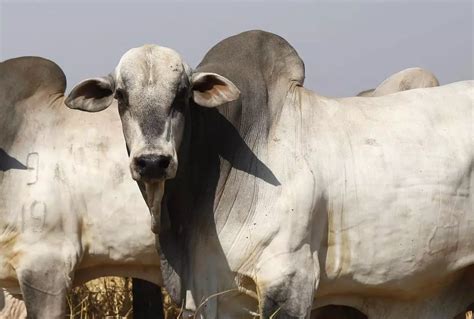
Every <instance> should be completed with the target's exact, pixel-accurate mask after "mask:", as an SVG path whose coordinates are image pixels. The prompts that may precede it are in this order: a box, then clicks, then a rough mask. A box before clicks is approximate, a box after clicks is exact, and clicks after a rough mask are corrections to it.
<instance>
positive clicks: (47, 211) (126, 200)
mask: <svg viewBox="0 0 474 319" xmlns="http://www.w3.org/2000/svg"><path fill="white" fill-rule="evenodd" d="M65 87H66V79H65V76H64V74H63V72H62V71H61V69H60V68H59V67H58V66H57V65H56V64H54V63H53V62H51V61H48V60H45V59H42V58H36V57H25V58H17V59H12V60H8V61H5V62H3V63H1V64H0V107H1V108H0V112H1V116H0V128H1V135H0V156H1V158H0V164H1V165H0V287H5V288H7V289H8V290H9V291H10V292H12V293H14V294H20V293H22V294H23V298H24V300H25V303H26V308H27V309H28V314H29V317H31V318H48V319H49V318H64V315H65V300H66V299H65V296H66V292H67V290H68V289H69V288H70V287H72V286H73V285H78V284H81V283H83V282H86V281H88V280H90V279H93V278H97V277H100V276H106V275H117V276H130V277H136V278H142V279H145V280H148V281H151V282H153V283H157V284H159V283H161V277H160V268H159V258H158V254H157V253H156V249H155V247H154V244H155V238H154V235H153V234H152V233H151V231H150V216H149V214H148V212H147V207H146V205H145V204H144V202H143V200H142V198H141V195H140V192H139V190H138V188H137V186H136V184H135V183H134V182H133V181H132V180H131V179H130V178H129V174H130V173H129V169H128V167H127V164H126V161H127V155H126V149H125V143H124V141H123V137H122V136H121V134H122V133H121V125H120V119H119V117H118V115H117V111H116V110H114V109H113V108H112V109H111V110H110V111H109V112H104V113H103V114H102V115H101V116H99V117H97V116H91V115H88V114H84V113H82V114H80V113H74V112H71V111H68V110H67V108H66V107H65V106H64V103H63V101H64V90H65Z"/></svg>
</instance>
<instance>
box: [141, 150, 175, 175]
mask: <svg viewBox="0 0 474 319" xmlns="http://www.w3.org/2000/svg"><path fill="white" fill-rule="evenodd" d="M170 163H171V156H169V155H152V154H148V155H142V156H140V157H137V158H136V159H135V165H136V167H137V170H138V172H139V173H140V175H141V176H143V177H148V178H161V177H163V176H164V175H165V171H166V169H167V168H168V167H169V166H170Z"/></svg>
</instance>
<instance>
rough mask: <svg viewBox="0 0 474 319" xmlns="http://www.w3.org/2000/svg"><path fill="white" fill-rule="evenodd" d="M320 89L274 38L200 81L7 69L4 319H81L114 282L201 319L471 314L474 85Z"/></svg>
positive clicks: (136, 72)
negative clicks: (93, 284)
mask: <svg viewBox="0 0 474 319" xmlns="http://www.w3.org/2000/svg"><path fill="white" fill-rule="evenodd" d="M304 77H305V74H304V64H303V61H302V60H301V58H300V57H299V56H298V53H297V52H296V51H295V49H294V48H293V47H292V46H291V45H290V44H289V43H288V42H287V41H286V40H284V39H283V38H281V37H279V36H277V35H274V34H271V33H268V32H263V31H248V32H243V33H240V34H238V35H235V36H232V37H229V38H227V39H225V40H223V41H221V42H219V43H218V44H216V45H215V46H214V47H213V48H211V49H210V50H209V51H208V53H207V54H206V55H205V57H204V58H203V60H202V62H201V63H200V64H199V65H198V66H197V67H196V68H191V67H190V66H189V65H188V64H186V62H185V61H183V59H182V58H181V56H180V55H179V54H178V53H177V52H175V51H174V50H172V49H169V48H165V47H161V46H157V45H145V46H142V47H139V48H134V49H131V50H129V51H128V52H126V53H125V54H124V55H123V56H122V58H121V59H120V61H119V62H118V64H117V66H116V68H115V69H114V70H111V73H110V74H109V75H105V76H102V77H96V78H89V79H86V80H84V81H82V82H80V83H78V84H76V85H75V86H74V87H73V89H72V90H71V92H70V93H69V95H67V96H66V95H65V90H66V76H65V75H64V73H63V71H62V70H61V68H60V67H59V66H58V65H56V64H55V63H54V62H52V61H49V60H47V59H44V58H40V57H19V58H15V59H11V60H6V61H4V62H2V63H1V64H0V103H1V104H0V107H1V114H0V128H1V129H0V132H1V133H0V287H2V288H4V289H5V291H4V292H3V295H1V297H0V318H24V317H25V316H26V314H25V311H24V309H26V312H27V314H28V315H27V316H28V318H64V317H65V315H66V304H65V298H66V294H67V292H68V291H69V290H70V289H71V288H72V287H74V286H76V285H79V284H81V283H84V282H86V281H88V280H90V279H93V278H97V277H101V276H108V275H115V276H126V277H134V278H141V279H144V280H147V281H150V282H152V283H155V284H157V285H159V286H162V287H164V288H165V289H166V290H167V292H168V293H169V295H170V296H171V298H172V299H173V301H174V302H176V303H177V304H178V305H180V306H181V307H182V309H183V313H185V314H186V316H187V315H189V316H191V317H195V318H256V317H258V318H312V319H318V318H319V319H323V318H349V317H350V316H351V315H350V313H351V312H357V314H356V315H357V316H360V317H362V318H364V317H366V318H370V319H372V318H380V319H397V318H400V319H401V318H425V319H432V318H455V317H456V316H458V315H462V316H463V314H464V312H465V311H467V310H468V307H472V304H473V303H474V211H473V204H474V203H473V198H472V196H471V192H470V191H471V188H474V175H473V167H474V165H473V164H474V161H473V160H474V147H473V142H474V140H473V138H474V135H473V121H474V112H473V108H474V86H473V82H472V81H464V82H457V83H452V84H447V85H443V86H439V83H438V80H437V79H436V77H435V76H434V75H433V74H431V73H430V72H428V71H426V70H423V69H421V68H410V69H406V70H403V71H401V72H399V73H396V74H394V75H392V76H391V77H389V78H387V79H386V80H385V81H383V82H382V83H381V84H380V85H379V86H377V87H376V88H375V89H372V90H367V91H364V92H361V93H359V95H358V96H356V97H346V98H328V97H324V96H321V95H318V94H316V93H314V92H313V91H311V90H309V89H307V88H305V87H304V85H303V82H304ZM71 109H73V110H71ZM77 110H80V111H86V112H87V113H86V112H79V111H77ZM137 184H138V185H137ZM15 298H21V299H23V301H24V306H23V305H22V303H21V302H20V301H18V300H17V299H15ZM470 305H471V306H470ZM22 307H23V308H22ZM344 316H346V317H344ZM354 316H355V315H354ZM183 317H184V315H183ZM360 317H353V318H360Z"/></svg>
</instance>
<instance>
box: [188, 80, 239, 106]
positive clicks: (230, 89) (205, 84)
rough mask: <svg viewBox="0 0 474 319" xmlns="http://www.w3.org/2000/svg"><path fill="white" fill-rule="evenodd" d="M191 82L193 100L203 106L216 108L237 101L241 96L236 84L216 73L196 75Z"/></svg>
mask: <svg viewBox="0 0 474 319" xmlns="http://www.w3.org/2000/svg"><path fill="white" fill-rule="evenodd" d="M191 82H192V90H193V100H194V102H196V103H197V104H199V105H201V106H205V107H216V106H219V105H222V104H224V103H227V102H231V101H235V100H237V99H238V98H239V96H240V91H239V89H238V88H237V87H236V86H235V84H234V83H232V82H231V81H230V80H229V79H226V78H225V77H223V76H221V75H219V74H216V73H207V72H197V73H194V74H193V76H192V79H191Z"/></svg>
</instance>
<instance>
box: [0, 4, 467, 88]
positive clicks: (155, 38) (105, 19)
mask: <svg viewBox="0 0 474 319" xmlns="http://www.w3.org/2000/svg"><path fill="white" fill-rule="evenodd" d="M196 2H197V1H193V2H191V1H180V2H176V1H175V2H153V3H151V2H143V1H142V2H137V1H133V2H132V1H129V2H123V1H122V2H119V3H115V2H112V1H107V0H102V1H100V0H98V1H94V2H91V1H85V2H84V1H83V2H77V1H61V2H59V1H57V2H52V1H40V0H37V1H18V0H17V1H6V0H0V10H1V12H0V19H1V22H0V28H1V29H0V58H1V59H2V60H5V59H8V58H12V57H17V56H22V55H39V56H43V57H46V58H49V59H51V60H53V61H55V62H56V63H58V64H59V65H60V66H61V67H62V68H63V70H64V72H65V73H66V75H67V79H68V89H69V90H70V89H71V87H72V86H73V85H74V84H75V83H77V82H78V81H80V80H82V79H84V78H87V77H92V76H98V75H105V74H107V73H109V72H110V71H112V70H113V68H114V67H115V65H116V64H117V62H118V60H119V58H120V56H121V55H122V54H123V53H124V52H125V51H127V50H128V49H129V48H131V47H136V46H140V45H142V44H144V43H156V44H159V45H163V46H168V47H171V48H173V49H175V50H176V51H178V52H179V53H181V55H182V56H183V57H184V59H185V60H186V61H187V62H188V63H189V64H190V65H191V66H196V65H197V64H198V63H199V61H200V60H201V58H202V57H203V55H204V54H205V52H206V51H207V50H208V49H209V48H210V47H211V46H213V45H214V44H216V43H217V42H218V41H220V40H222V39H223V38H225V37H227V36H230V35H233V34H236V33H239V32H241V31H245V30H250V29H263V30H266V31H271V32H274V33H277V34H279V35H281V36H283V37H284V38H286V39H287V40H288V41H289V42H290V43H291V44H292V45H293V46H294V47H295V48H296V50H297V51H298V52H299V54H300V56H301V57H302V58H303V60H304V62H305V65H306V82H305V84H306V87H308V88H311V89H312V90H314V91H316V92H318V93H320V94H324V95H330V96H349V95H354V94H356V93H357V92H359V91H361V90H364V89H369V88H372V87H374V86H376V85H377V84H378V83H380V82H381V81H382V80H383V79H385V78H386V77H387V76H388V75H390V74H392V73H394V72H397V71H400V70H402V69H404V68H407V67H412V66H421V67H424V68H427V69H429V70H431V71H432V72H434V73H435V75H436V76H438V78H439V80H440V82H441V83H449V82H454V81H459V80H466V79H473V56H474V55H473V4H472V1H456V0H452V1H421V2H420V1H418V2H416V1H391V2H382V1H376V0H373V1H364V2H360V1H359V2H356V1H332V2H322V3H321V2H317V3H310V2H293V3H290V2H281V1H280V2H277V3H276V2H275V1H258V2H251V1H233V2H224V1H215V2H206V3H199V4H198V3H196Z"/></svg>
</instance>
